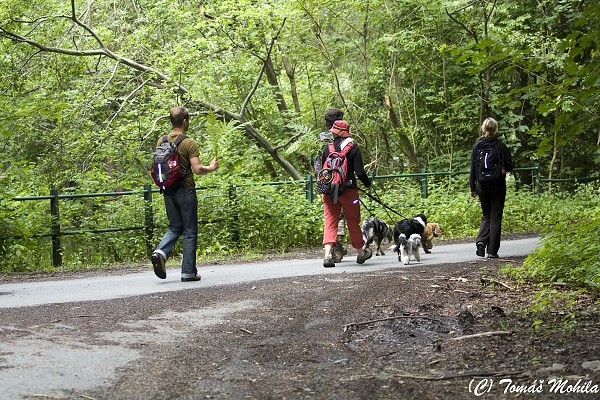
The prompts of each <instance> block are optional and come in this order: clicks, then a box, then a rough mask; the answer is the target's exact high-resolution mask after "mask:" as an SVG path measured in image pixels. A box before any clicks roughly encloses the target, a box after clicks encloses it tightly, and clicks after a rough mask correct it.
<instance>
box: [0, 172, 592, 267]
mask: <svg viewBox="0 0 600 400" xmlns="http://www.w3.org/2000/svg"><path fill="white" fill-rule="evenodd" d="M518 171H531V172H532V173H531V179H532V181H531V182H528V184H531V187H532V188H533V189H534V191H535V192H536V193H541V192H542V187H543V183H544V182H565V181H567V180H566V179H544V178H542V177H541V174H540V168H539V166H534V167H525V168H515V172H518ZM468 173H469V171H451V172H427V171H426V170H425V169H423V170H421V171H420V172H418V173H410V174H393V175H379V176H375V175H373V174H371V175H370V177H371V179H372V180H374V181H377V180H390V179H398V178H414V179H417V180H419V181H420V189H421V197H423V198H427V196H428V190H429V180H428V177H436V176H455V175H466V174H468ZM598 179H600V177H586V178H573V179H570V180H569V181H580V182H585V181H593V180H598ZM281 185H304V191H305V192H306V199H307V200H308V201H309V202H311V203H312V202H313V201H314V199H315V193H316V190H315V187H314V186H315V178H314V176H313V175H312V174H309V175H307V176H306V177H305V179H304V180H294V181H280V182H260V183H250V184H240V185H231V184H229V185H226V186H219V185H213V186H204V187H200V186H199V187H196V190H206V189H221V190H225V189H226V192H227V197H228V201H229V207H228V208H229V215H228V216H227V217H225V218H223V217H221V218H213V219H200V220H199V224H209V223H214V222H221V221H229V223H230V226H229V229H230V230H231V234H232V238H233V240H234V241H237V239H238V238H239V226H238V224H239V220H238V216H237V212H236V208H237V207H236V203H237V190H238V188H242V187H249V186H252V187H256V186H281ZM158 192H159V190H158V188H154V187H153V186H151V185H144V188H143V189H142V190H133V191H122V192H109V193H87V194H59V191H58V190H57V189H52V190H51V191H50V195H49V196H29V197H15V198H13V200H14V201H41V200H50V221H51V222H50V225H51V226H50V232H48V233H37V234H33V235H31V236H33V237H51V242H52V264H53V266H55V267H57V266H60V265H61V264H62V255H63V250H62V245H61V237H63V236H69V235H81V234H86V233H111V232H120V231H135V230H139V231H143V232H144V235H145V242H146V250H147V252H148V253H150V252H152V250H153V243H154V230H155V229H154V219H155V218H154V217H155V216H154V213H153V208H152V206H153V201H152V199H153V193H158ZM138 195H141V197H142V198H143V202H144V223H143V225H134V226H125V227H109V228H99V229H71V230H63V229H62V226H61V224H60V205H59V201H60V200H65V199H81V198H92V197H120V196H138ZM20 238H24V236H8V237H3V238H0V239H20Z"/></svg>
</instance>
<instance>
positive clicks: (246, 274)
mask: <svg viewBox="0 0 600 400" xmlns="http://www.w3.org/2000/svg"><path fill="white" fill-rule="evenodd" d="M537 244H538V238H527V239H520V240H506V241H503V242H502V246H501V248H500V256H501V257H511V256H525V255H528V254H529V253H531V251H532V250H533V249H534V248H535V247H536V245H537ZM478 258H479V257H477V256H476V255H475V245H474V244H472V243H468V244H452V245H435V247H434V248H433V250H432V253H431V254H422V255H421V263H415V262H414V261H411V264H410V265H408V266H406V267H404V266H402V264H401V263H400V262H399V261H398V257H397V254H395V253H391V252H388V253H387V254H386V255H385V256H379V257H376V256H373V257H372V258H371V259H370V260H368V261H367V262H366V263H365V264H363V265H358V264H356V261H355V260H356V258H355V256H354V255H352V256H351V255H350V254H348V256H346V258H345V259H344V261H343V262H342V263H341V264H338V266H336V267H335V268H323V265H322V260H321V259H311V260H285V261H269V262H264V263H261V262H253V263H245V264H229V265H218V266H211V267H203V268H201V269H200V273H201V275H202V281H201V282H186V283H183V282H181V281H180V276H179V270H178V269H169V270H168V271H167V279H165V280H161V279H158V278H156V277H155V276H154V272H153V271H152V270H151V268H150V266H149V267H148V271H147V272H141V273H133V274H129V275H117V276H104V277H102V276H101V277H97V276H96V277H91V278H79V279H71V280H60V281H34V282H23V283H11V284H3V285H0V308H15V307H31V306H36V305H42V304H52V303H67V302H79V301H91V300H109V299H116V298H123V297H129V296H137V295H142V294H148V293H160V292H168V291H175V290H182V289H186V288H196V287H197V286H198V285H201V286H203V287H214V286H220V285H229V284H238V283H243V282H252V281H260V280H264V279H272V278H284V277H293V276H307V275H321V274H339V273H342V272H343V273H359V272H365V271H381V270H385V269H390V268H410V267H413V266H415V265H416V266H431V267H432V268H434V267H435V265H436V264H446V263H455V262H464V261H473V260H476V259H478Z"/></svg>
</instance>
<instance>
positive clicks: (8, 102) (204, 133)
mask: <svg viewBox="0 0 600 400" xmlns="http://www.w3.org/2000/svg"><path fill="white" fill-rule="evenodd" d="M599 25H600V9H599V8H598V7H597V6H596V4H594V3H593V2H585V1H580V0H560V1H555V0H540V1H524V2H498V1H495V0H483V1H479V2H466V1H465V2H461V1H449V0H435V1H429V2H422V1H418V0H407V1H402V2H393V1H386V0H370V1H363V0H332V1H328V2H321V1H316V0H306V1H297V0H266V1H261V2H256V1H254V0H236V1H230V0H221V1H218V2H217V1H200V2H191V1H179V2H167V1H153V2H148V1H146V0H136V1H128V2H110V3H109V2H94V1H71V2H65V1H58V0H48V1H44V2H35V3H27V2H23V1H21V0H5V1H3V2H1V3H0V54H2V57H0V136H1V137H2V138H3V143H2V152H1V153H0V257H1V259H2V262H1V263H0V271H1V272H4V273H13V272H36V271H52V270H53V269H54V267H53V266H52V257H51V251H50V246H51V244H50V239H49V238H48V237H39V236H38V235H40V234H47V233H48V232H49V229H50V226H51V222H52V221H51V218H50V216H49V200H47V199H45V200H43V201H15V200H14V198H15V197H19V196H47V195H48V194H49V192H50V190H52V189H56V190H58V191H59V192H60V193H61V194H64V193H75V194H84V193H103V192H115V191H134V190H140V189H141V188H142V187H143V185H144V184H147V183H150V178H149V175H148V170H149V164H150V159H151V154H152V151H153V148H154V144H155V143H156V138H157V137H158V135H161V134H163V133H165V132H166V131H167V130H168V129H170V124H169V121H168V110H169V109H170V108H171V107H172V106H174V105H184V106H186V107H187V108H188V109H189V110H190V111H191V113H192V119H191V129H190V132H189V134H190V135H191V136H193V137H194V138H195V139H196V140H197V142H198V143H199V144H200V146H201V149H202V154H201V160H202V161H203V162H204V163H207V162H209V160H210V159H211V158H212V157H214V156H216V157H218V158H219V159H220V163H221V168H220V169H219V171H218V173H217V174H215V175H214V176H207V177H203V178H202V179H201V180H200V181H199V184H200V185H201V187H202V189H201V190H200V191H199V198H200V218H201V226H200V237H199V249H198V252H199V256H200V257H203V258H215V257H219V256H222V255H231V254H257V253H258V254H260V253H264V252H271V253H276V252H280V253H281V252H284V251H286V250H287V249H290V248H303V247H315V246H319V243H320V236H321V224H322V222H321V220H322V208H321V205H320V203H319V202H318V201H315V202H312V203H311V202H308V201H307V199H306V193H305V190H304V184H300V183H298V181H299V180H301V179H302V178H303V177H305V176H306V175H307V174H311V173H312V171H311V156H313V155H314V154H315V152H316V151H318V149H319V144H318V143H317V142H316V140H315V138H316V136H317V134H318V133H319V132H320V131H321V130H322V129H323V113H324V111H325V110H326V109H327V108H329V107H338V108H341V109H343V110H344V111H345V113H346V114H345V115H346V117H345V118H346V119H347V120H348V121H349V123H350V125H351V131H352V135H353V137H354V138H355V139H356V141H357V142H358V143H359V145H360V146H361V151H362V152H363V157H364V159H365V161H366V165H367V170H368V171H369V172H373V173H376V174H377V175H378V176H384V175H386V174H402V173H413V174H414V173H418V172H419V171H422V170H423V169H425V170H427V171H439V172H455V171H464V170H465V169H466V168H468V160H469V156H470V153H471V149H472V145H473V143H474V142H475V140H476V139H477V137H478V136H479V127H480V125H481V122H482V120H483V119H485V118H486V117H488V116H492V117H494V118H496V119H497V120H498V122H499V125H500V138H501V140H502V141H503V142H504V143H506V145H507V146H508V148H509V149H510V151H511V153H512V155H513V158H514V161H515V165H516V166H518V167H519V166H520V167H533V166H534V165H537V166H539V172H540V174H541V175H540V177H539V178H543V180H538V182H537V183H539V185H540V187H541V188H543V193H537V187H532V186H535V185H532V182H533V174H532V173H531V171H530V172H520V173H517V174H514V175H512V176H511V181H510V189H509V194H508V198H507V204H506V209H505V217H504V222H503V228H504V232H506V233H510V232H540V234H541V235H543V237H544V240H543V242H542V243H543V246H542V247H541V248H540V249H538V251H536V252H535V253H534V254H533V255H531V256H530V257H528V258H527V260H526V261H525V263H524V264H523V266H522V267H520V268H518V269H515V270H512V271H509V272H508V273H509V274H510V275H511V276H512V277H514V278H516V279H527V280H530V279H531V280H535V281H537V282H540V283H547V284H554V285H556V284H557V283H558V284H560V283H563V284H568V285H569V287H573V288H575V290H579V289H581V290H585V291H596V292H597V290H598V285H599V280H600V278H599V267H598V256H597V254H598V250H600V249H599V246H600V245H598V241H597V240H596V237H597V230H598V225H599V219H598V218H599V217H598V215H600V205H599V201H600V200H599V198H600V193H599V189H598V185H599V183H598V182H599V176H598V170H599V168H598V165H599V164H600V146H599V132H600V114H599V113H598V111H597V108H598V107H597V106H598V104H600V90H598V79H599V78H598V77H599V76H600V63H599V62H598V59H599V57H600V47H599V46H600V30H598V29H597V27H598V26H599ZM577 178H583V179H579V181H576V179H577ZM270 181H286V182H289V183H290V184H289V185H288V184H286V185H284V186H269V185H262V183H264V182H270ZM294 182H295V183H294ZM581 182H589V183H581ZM231 185H235V189H233V190H232V189H231V188H232V186H231ZM375 187H376V189H375V192H374V193H373V194H374V195H377V196H379V198H381V200H383V201H384V202H385V203H386V204H388V205H389V206H390V207H392V208H393V209H395V210H397V211H398V212H400V213H401V214H402V215H404V216H411V215H414V214H415V213H417V212H423V213H425V214H426V215H427V216H428V217H429V218H430V220H431V221H435V222H439V223H441V224H443V225H444V226H445V228H446V229H445V238H446V239H449V238H469V237H473V236H475V234H476V231H477V227H478V220H479V207H478V204H477V202H475V203H473V204H471V203H470V201H469V197H468V187H467V185H466V176H464V175H462V176H460V175H459V176H457V177H453V178H436V179H433V178H432V179H431V180H430V181H429V187H428V196H427V198H423V197H422V196H421V188H420V184H419V182H418V180H414V179H393V180H387V179H382V180H380V181H377V184H376V185H375ZM363 200H364V203H365V208H364V211H363V212H364V215H368V214H369V213H370V211H369V210H370V209H372V210H374V212H375V213H376V215H377V216H379V217H380V218H384V219H386V220H388V222H392V220H393V219H394V218H395V216H391V215H388V214H387V213H386V212H385V211H384V210H383V209H381V208H380V207H378V206H377V204H376V203H373V202H372V201H370V200H369V199H368V198H367V197H365V196H363ZM152 203H153V213H154V224H155V227H156V232H162V227H164V226H165V223H166V218H165V215H164V207H163V206H162V199H161V198H160V196H159V195H155V196H154V199H153V202H152ZM144 212H145V209H144V202H143V201H141V195H140V196H128V197H117V196H105V197H99V198H80V199H72V200H65V201H61V204H60V216H59V219H60V224H61V227H63V228H64V229H65V230H69V231H84V230H85V231H89V230H97V229H105V228H106V229H109V228H113V227H117V226H118V227H132V228H133V227H138V228H139V227H140V226H143V225H144ZM158 234H160V233H155V235H158ZM61 247H62V249H63V254H62V256H63V260H62V261H63V265H62V267H61V268H62V269H79V268H95V267H97V266H112V265H115V264H120V263H124V264H129V263H141V262H147V261H146V256H147V244H146V237H145V235H144V233H143V231H140V230H129V231H123V232H110V233H85V234H77V235H66V236H62V237H61ZM553 290H555V287H552V286H548V287H543V288H542V290H541V292H540V293H546V294H548V293H550V294H551V293H553ZM541 297H543V296H541Z"/></svg>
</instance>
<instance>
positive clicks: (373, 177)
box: [357, 171, 375, 205]
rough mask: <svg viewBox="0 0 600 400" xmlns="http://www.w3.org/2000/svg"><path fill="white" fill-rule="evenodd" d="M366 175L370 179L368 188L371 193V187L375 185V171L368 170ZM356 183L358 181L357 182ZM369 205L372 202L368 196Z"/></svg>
mask: <svg viewBox="0 0 600 400" xmlns="http://www.w3.org/2000/svg"><path fill="white" fill-rule="evenodd" d="M367 176H368V177H369V180H370V181H371V187H370V188H369V189H368V191H369V194H373V189H374V187H375V186H374V185H375V171H370V172H369V173H368V174H367ZM357 183H358V182H357ZM368 202H369V205H370V204H372V203H373V198H372V197H369V200H368Z"/></svg>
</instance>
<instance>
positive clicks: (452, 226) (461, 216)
mask: <svg viewBox="0 0 600 400" xmlns="http://www.w3.org/2000/svg"><path fill="white" fill-rule="evenodd" d="M474 202H475V197H473V198H472V199H471V201H470V202H469V204H468V205H467V207H466V208H465V210H464V211H463V212H462V214H461V215H460V216H459V217H458V218H457V220H456V221H454V222H453V223H452V224H450V227H449V228H446V229H447V230H450V229H452V228H454V225H456V224H457V223H458V222H459V221H460V220H461V219H463V218H464V216H465V215H467V211H468V210H469V207H471V206H472V205H473V203H474Z"/></svg>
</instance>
